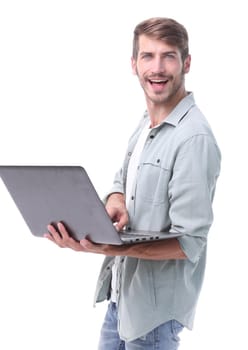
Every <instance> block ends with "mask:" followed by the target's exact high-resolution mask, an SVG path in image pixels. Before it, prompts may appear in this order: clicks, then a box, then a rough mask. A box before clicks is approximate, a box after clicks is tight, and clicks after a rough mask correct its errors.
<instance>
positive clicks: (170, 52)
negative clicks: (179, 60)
mask: <svg viewBox="0 0 248 350" xmlns="http://www.w3.org/2000/svg"><path fill="white" fill-rule="evenodd" d="M147 54H148V55H150V54H153V52H152V51H141V52H140V55H141V56H142V55H147ZM171 54H173V55H177V51H163V52H162V55H171Z"/></svg>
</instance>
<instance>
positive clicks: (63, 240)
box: [44, 222, 123, 255]
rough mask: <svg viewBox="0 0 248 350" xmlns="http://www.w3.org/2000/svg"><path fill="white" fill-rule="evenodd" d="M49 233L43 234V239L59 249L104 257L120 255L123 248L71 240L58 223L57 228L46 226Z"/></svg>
mask: <svg viewBox="0 0 248 350" xmlns="http://www.w3.org/2000/svg"><path fill="white" fill-rule="evenodd" d="M47 229H48V231H49V232H47V233H45V234H44V237H45V238H48V239H49V240H50V241H52V242H53V243H55V244H57V245H58V246H59V247H61V248H71V249H73V250H75V251H78V252H79V251H81V252H87V253H95V254H104V255H121V252H122V250H123V247H121V246H114V245H108V244H96V243H93V242H91V241H89V240H88V239H82V240H81V241H80V242H78V241H76V240H75V239H74V238H72V237H71V236H70V235H69V233H68V231H67V230H66V228H65V226H64V225H63V224H62V223H61V222H59V223H58V224H57V228H55V227H54V226H53V225H48V226H47Z"/></svg>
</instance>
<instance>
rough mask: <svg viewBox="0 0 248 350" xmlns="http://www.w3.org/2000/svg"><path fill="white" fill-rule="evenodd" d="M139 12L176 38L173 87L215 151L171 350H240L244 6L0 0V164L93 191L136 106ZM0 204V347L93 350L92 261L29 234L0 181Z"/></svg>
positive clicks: (105, 182)
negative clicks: (197, 115) (198, 246)
mask: <svg viewBox="0 0 248 350" xmlns="http://www.w3.org/2000/svg"><path fill="white" fill-rule="evenodd" d="M152 16H167V17H172V18H175V19H176V20H178V21H179V22H181V23H183V24H184V25H185V26H186V28H187V29H188V32H189V36H190V51H191V54H192V68H191V72H190V74H189V75H188V76H187V80H186V85H187V88H188V90H193V91H194V94H195V98H196V101H197V103H198V105H199V106H200V108H201V109H202V110H203V112H204V113H205V114H206V116H207V118H208V120H209V122H210V123H211V125H212V128H213V130H214V132H215V135H216V137H217V139H218V142H219V145H220V147H221V150H222V154H223V162H222V173H221V177H220V179H219V182H218V186H217V191H216V197H215V202H214V212H215V222H214V225H213V226H212V229H211V233H210V236H209V254H208V265H207V272H206V277H205V283H204V287H203V290H202V293H201V297H200V300H199V303H198V310H197V316H196V320H195V327H194V331H193V332H190V331H185V332H184V333H183V335H182V337H181V338H182V346H181V349H182V350H198V349H201V350H208V349H225V348H227V347H229V348H231V349H245V348H246V347H247V345H246V343H247V340H246V328H247V326H246V320H245V319H244V318H243V316H244V315H246V314H247V311H248V310H247V301H246V298H247V292H248V290H247V282H246V279H247V272H246V270H247V258H246V256H247V223H246V218H247V209H246V198H247V184H246V182H247V167H246V166H245V163H246V159H247V156H245V152H246V149H247V126H246V119H247V110H246V108H245V107H246V105H247V101H246V95H247V88H246V86H247V60H248V57H247V36H246V35H247V24H246V23H247V18H246V17H247V16H246V10H245V1H241V0H236V1H216V0H213V1H210V0H208V1H205V2H203V1H197V0H195V1H194V0H189V1H179V0H178V1H176V0H174V1H166V0H163V1H162V0H161V1H159V0H153V1H146V0H142V1H132V3H129V2H128V3H127V2H124V1H122V2H119V1H116V0H115V1H114V0H105V1H101V0H98V1H97V0H95V1H94V0H92V1H89V2H87V1H76V0H70V1H69V0H67V1H66V0H60V1H57V0H42V1H40V0H32V1H31V0H29V1H28V0H22V1H17V0H16V1H15V0H2V1H0V118H1V119H0V121H1V124H0V133H1V137H0V150H1V152H0V164H68V165H72V164H79V165H83V166H85V167H86V169H87V170H88V172H89V174H90V176H91V177H92V180H93V182H94V184H95V186H96V188H97V190H98V192H99V194H100V195H103V194H104V192H105V191H107V190H108V188H109V186H110V185H111V182H112V179H113V175H114V173H115V171H116V170H117V169H118V167H119V165H120V164H121V161H122V157H123V153H124V150H125V147H126V143H127V139H128V137H129V135H130V133H131V131H132V130H133V128H134V127H135V126H136V124H137V122H138V121H139V119H140V117H141V116H142V113H143V111H144V109H145V103H144V99H143V93H142V91H141V88H140V87H139V84H138V82H137V79H136V77H134V76H133V75H132V73H131V68H130V56H131V47H132V32H133V29H134V27H135V25H136V24H137V23H138V22H140V21H141V20H143V19H146V18H148V17H152ZM0 195H1V197H0V217H1V232H0V237H1V244H0V348H1V349H4V350H10V349H11V350H13V349H26V350H29V349H32V350H33V349H36V350H40V349H48V350H49V349H61V350H63V349H73V350H79V349H80V350H81V349H96V346H97V340H98V333H99V329H100V326H101V322H102V318H103V314H104V312H105V307H106V303H102V304H100V305H98V306H97V307H96V308H93V307H92V300H93V294H94V288H95V282H96V278H97V275H98V272H99V268H100V265H101V262H102V259H103V258H102V257H101V256H96V255H90V254H83V253H75V252H73V251H69V250H64V249H59V248H57V247H56V246H53V245H52V244H51V243H50V242H48V241H46V240H42V239H39V238H34V237H33V236H32V235H31V234H30V233H29V231H28V229H27V227H26V225H25V224H24V222H23V220H22V218H21V217H20V215H19V213H18V212H17V210H16V209H15V206H14V204H13V203H12V201H11V199H10V198H9V196H8V194H7V193H6V191H5V189H4V187H3V185H1V186H0Z"/></svg>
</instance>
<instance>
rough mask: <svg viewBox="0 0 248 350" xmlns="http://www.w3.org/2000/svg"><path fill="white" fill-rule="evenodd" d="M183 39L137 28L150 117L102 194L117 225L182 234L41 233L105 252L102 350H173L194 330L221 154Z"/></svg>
mask: <svg viewBox="0 0 248 350" xmlns="http://www.w3.org/2000/svg"><path fill="white" fill-rule="evenodd" d="M190 60H191V58H190V55H189V52H188V35H187V32H186V30H185V28H184V27H183V26H182V25H181V24H179V23H178V22H176V21H174V20H172V19H168V18H151V19H148V20H146V21H144V22H142V23H140V24H138V25H137V27H136V28H135V31H134V42H133V55H132V69H133V72H134V73H135V74H136V75H137V77H138V79H139V81H140V84H141V87H142V88H143V90H144V94H145V99H146V104H147V111H146V112H145V115H144V118H142V120H141V122H140V124H139V126H138V128H137V129H136V131H135V132H134V134H133V135H132V137H131V138H130V141H129V145H128V149H127V153H126V156H125V159H124V163H123V167H122V169H121V170H120V171H119V172H118V173H117V174H116V177H115V180H114V184H113V188H112V190H111V191H110V193H109V194H108V196H107V200H106V209H107V211H108V214H109V215H110V217H111V219H112V220H113V222H115V223H116V225H117V228H119V229H121V228H123V227H124V226H126V227H127V228H129V227H130V228H133V229H140V230H150V231H168V230H173V231H174V230H176V231H179V232H182V233H184V235H183V236H181V237H179V238H172V239H169V240H164V241H159V242H158V241H157V242H151V243H140V244H136V245H135V244H134V245H128V246H111V245H96V244H93V243H92V242H90V241H88V240H82V241H81V242H80V243H78V242H76V241H74V240H73V239H72V238H71V237H70V236H69V235H68V233H67V231H66V229H65V227H64V226H63V225H62V224H61V223H58V226H57V228H55V227H53V226H48V230H49V233H47V234H46V235H45V236H46V237H47V238H49V239H50V240H52V241H53V242H55V243H56V244H58V245H59V246H61V247H70V248H72V249H74V250H79V251H85V252H92V253H100V254H104V255H106V257H105V260H104V263H103V266H102V269H101V272H100V276H99V280H98V284H97V290H96V302H99V301H102V300H105V299H109V298H110V303H109V307H108V311H107V314H106V318H105V321H104V323H103V327H102V332H101V338H100V343H99V350H117V349H126V350H134V349H135V350H138V349H140V350H141V349H149V350H150V349H155V348H156V349H165V350H172V349H173V350H174V349H177V348H178V346H179V337H178V334H179V332H180V331H181V330H182V329H183V327H187V328H189V329H191V328H192V326H193V319H194V314H195V308H196V304H197V300H198V296H199V293H200V289H201V286H202V282H203V275H204V269H205V262H206V248H207V235H208V231H209V228H210V226H211V223H212V220H213V214H212V200H213V196H214V191H215V185H216V180H217V178H218V175H219V171H220V152H219V149H218V146H217V144H216V141H215V138H214V136H213V133H212V131H211V129H210V126H209V124H208V122H207V121H206V119H205V117H204V116H203V115H202V113H201V111H200V110H199V109H198V107H197V106H196V104H195V101H194V97H193V94H192V93H189V92H187V91H186V89H185V81H184V80H185V79H184V78H185V74H186V73H188V72H189V70H190Z"/></svg>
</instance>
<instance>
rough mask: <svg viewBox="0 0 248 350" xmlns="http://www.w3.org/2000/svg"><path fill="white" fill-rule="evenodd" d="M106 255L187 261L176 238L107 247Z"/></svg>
mask: <svg viewBox="0 0 248 350" xmlns="http://www.w3.org/2000/svg"><path fill="white" fill-rule="evenodd" d="M105 254H106V255H123V256H129V257H134V258H139V259H148V260H171V259H180V260H182V259H187V256H186V255H185V254H184V252H183V250H182V249H181V247H180V244H179V242H178V240H177V239H176V238H172V239H168V240H162V241H157V242H152V243H137V244H132V245H122V246H110V245H109V246H105Z"/></svg>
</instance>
